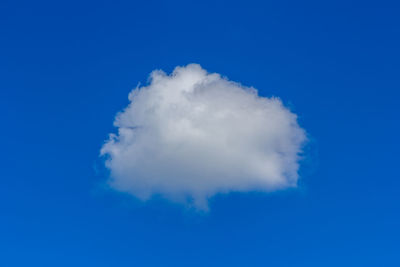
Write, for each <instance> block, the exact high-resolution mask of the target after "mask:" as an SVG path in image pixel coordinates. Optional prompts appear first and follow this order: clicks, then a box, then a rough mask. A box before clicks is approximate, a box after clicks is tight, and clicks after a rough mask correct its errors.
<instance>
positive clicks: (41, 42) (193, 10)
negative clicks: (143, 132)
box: [0, 0, 400, 267]
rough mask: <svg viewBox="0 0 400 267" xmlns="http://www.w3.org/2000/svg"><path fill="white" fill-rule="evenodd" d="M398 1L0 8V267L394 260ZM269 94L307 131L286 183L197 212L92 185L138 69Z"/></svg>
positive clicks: (397, 260)
mask: <svg viewBox="0 0 400 267" xmlns="http://www.w3.org/2000/svg"><path fill="white" fill-rule="evenodd" d="M399 13H400V6H399V4H397V3H396V1H393V2H386V1H259V2H254V1H242V2H241V3H237V2H234V1H227V2H219V1H216V2H215V1H196V2H195V1H193V2H192V1H181V2H177V1H126V2H122V1H113V2H111V1H110V2H105V1H93V2H89V1H84V2H83V1H62V2H61V1H48V2H44V1H26V2H25V1H8V0H7V1H4V0H3V1H1V3H0V25H1V27H0V75H1V79H0V116H1V154H0V164H1V174H0V177H1V178H0V179H1V186H0V266H5V267H8V266H40V267H44V266H296V267H298V266H307V267H310V266H316V267H321V266H324V267H328V266H334V267H337V266H351V267H353V266H400V256H399V252H400V213H399V204H400V187H399V186H400V175H399V150H400V145H399V135H400V126H399V115H400V112H399V111H400V108H399V106H398V105H399V104H398V98H399V97H400V92H399V89H400V75H399V74H400V50H399V47H400V16H399ZM192 62H195V63H200V64H201V65H202V66H203V67H204V68H206V69H207V70H209V71H210V72H218V73H221V74H223V75H226V76H227V77H228V78H229V79H231V80H235V81H239V82H241V83H243V84H244V85H248V86H254V87H256V88H258V89H259V93H260V95H263V96H272V95H274V96H279V97H281V98H282V99H283V101H284V103H285V104H286V105H287V106H289V107H290V108H291V109H292V110H293V111H294V112H295V113H297V114H299V122H300V124H301V125H302V127H304V128H305V129H306V130H307V131H308V133H309V135H310V143H309V145H308V147H307V149H306V155H307V157H306V159H305V161H304V162H303V165H302V168H301V170H300V174H301V179H300V184H299V188H298V189H296V190H288V191H284V192H278V193H273V194H269V195H264V194H258V193H249V194H230V195H222V196H217V197H216V198H214V199H213V200H212V201H211V203H210V206H211V211H210V212H209V213H208V214H201V213H196V212H193V211H190V210H186V209H185V208H184V207H181V206H179V205H176V204H170V203H168V202H166V201H163V200H160V199H155V200H153V201H150V202H149V203H145V204H143V203H141V202H139V201H137V200H135V199H132V198H130V197H128V196H125V195H123V194H119V193H116V192H113V191H110V190H107V188H105V187H104V182H105V180H106V179H107V172H106V170H105V169H104V167H103V164H102V163H103V162H102V159H101V158H99V149H100V147H101V145H102V144H103V142H104V140H105V139H106V138H107V135H108V133H110V132H113V131H115V129H114V128H113V126H112V122H113V118H114V116H115V114H116V112H118V111H119V110H121V109H122V108H123V107H124V106H126V105H127V103H128V99H127V96H128V93H129V91H130V90H131V89H132V88H134V87H135V86H136V85H137V83H138V82H142V83H145V82H146V79H147V77H148V74H149V73H150V72H151V71H152V70H154V69H160V68H161V69H163V70H165V71H167V72H170V71H171V70H172V69H173V68H174V67H175V66H176V65H185V64H188V63H192Z"/></svg>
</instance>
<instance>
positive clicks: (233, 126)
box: [101, 64, 306, 209]
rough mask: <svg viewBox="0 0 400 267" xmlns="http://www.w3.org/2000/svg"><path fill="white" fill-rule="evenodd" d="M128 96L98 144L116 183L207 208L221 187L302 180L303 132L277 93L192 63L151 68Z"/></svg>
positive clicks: (268, 186)
mask: <svg viewBox="0 0 400 267" xmlns="http://www.w3.org/2000/svg"><path fill="white" fill-rule="evenodd" d="M129 100H130V104H129V105H128V107H126V108H125V109H124V110H123V111H122V112H120V113H119V114H117V116H116V119H115V122H114V125H115V126H116V127H117V128H118V134H110V138H109V140H108V141H106V143H105V144H104V145H103V147H102V149H101V155H104V156H106V166H107V168H108V169H109V170H110V180H109V183H110V185H111V187H113V188H114V189H116V190H119V191H123V192H128V193H130V194H132V195H134V196H136V197H137V198H139V199H141V200H148V199H149V198H151V197H152V196H154V195H159V196H162V197H164V198H167V199H170V200H172V201H176V202H182V203H189V204H191V205H194V206H195V207H196V208H199V209H207V207H208V199H209V198H210V197H212V196H214V195H215V194H218V193H228V192H249V191H262V192H269V191H274V190H279V189H284V188H288V187H295V186H296V185H297V180H298V169H299V154H300V153H301V148H302V144H303V143H304V141H305V139H306V137H305V131H304V130H303V129H302V128H300V127H299V125H298V123H297V116H296V115H295V114H293V113H292V112H291V111H290V110H288V109H287V108H286V107H285V106H284V105H283V104H282V101H281V100H280V99H279V98H275V97H273V98H266V97H261V96H258V94H257V90H256V89H254V88H249V87H245V86H242V85H240V84H239V83H236V82H232V81H229V80H228V79H226V78H224V77H221V76H220V75H219V74H217V73H207V71H206V70H204V69H202V68H201V67H200V65H197V64H190V65H187V66H185V67H176V68H175V70H174V71H173V73H172V74H170V75H167V74H166V73H164V72H163V71H160V70H156V71H153V72H152V73H151V75H150V79H149V84H148V85H147V86H143V87H138V88H136V89H134V90H133V91H132V92H131V93H130V94H129Z"/></svg>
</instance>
